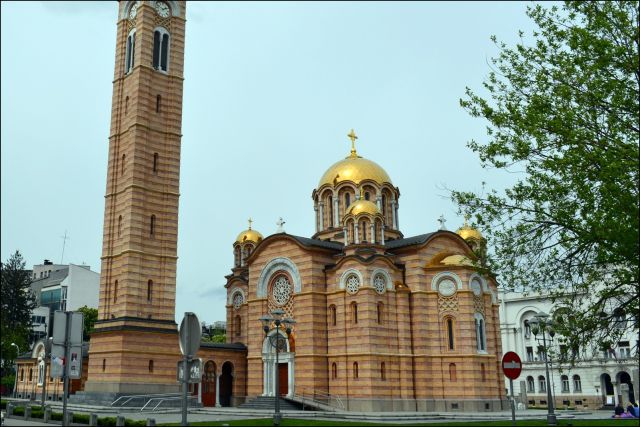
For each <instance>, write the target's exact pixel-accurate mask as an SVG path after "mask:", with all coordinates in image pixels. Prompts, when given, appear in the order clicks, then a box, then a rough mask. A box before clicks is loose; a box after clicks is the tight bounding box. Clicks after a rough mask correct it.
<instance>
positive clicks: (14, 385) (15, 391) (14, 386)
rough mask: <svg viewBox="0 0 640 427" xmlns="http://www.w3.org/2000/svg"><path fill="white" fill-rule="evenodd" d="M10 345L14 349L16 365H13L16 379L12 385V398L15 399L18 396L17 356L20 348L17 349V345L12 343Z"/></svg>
mask: <svg viewBox="0 0 640 427" xmlns="http://www.w3.org/2000/svg"><path fill="white" fill-rule="evenodd" d="M11 345H12V346H14V347H15V348H16V363H15V366H16V368H15V371H16V374H15V375H16V379H15V382H14V384H13V398H14V399H15V398H16V396H17V395H18V356H20V347H18V344H16V343H14V342H12V343H11Z"/></svg>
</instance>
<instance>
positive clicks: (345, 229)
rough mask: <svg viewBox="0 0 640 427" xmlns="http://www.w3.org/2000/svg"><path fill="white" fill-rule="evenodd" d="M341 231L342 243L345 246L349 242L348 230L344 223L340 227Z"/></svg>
mask: <svg viewBox="0 0 640 427" xmlns="http://www.w3.org/2000/svg"><path fill="white" fill-rule="evenodd" d="M342 232H343V233H344V245H345V246H347V245H348V244H349V232H348V230H347V226H346V225H345V226H344V227H342Z"/></svg>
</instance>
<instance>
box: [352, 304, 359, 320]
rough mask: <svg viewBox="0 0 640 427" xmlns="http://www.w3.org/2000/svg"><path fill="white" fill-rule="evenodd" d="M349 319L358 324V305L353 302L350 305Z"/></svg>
mask: <svg viewBox="0 0 640 427" xmlns="http://www.w3.org/2000/svg"><path fill="white" fill-rule="evenodd" d="M351 319H352V320H353V323H358V303H356V302H355V301H354V302H352V303H351Z"/></svg>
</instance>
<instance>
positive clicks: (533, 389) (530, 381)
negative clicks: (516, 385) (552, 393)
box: [527, 376, 536, 393]
mask: <svg viewBox="0 0 640 427" xmlns="http://www.w3.org/2000/svg"><path fill="white" fill-rule="evenodd" d="M527 392H529V393H535V392H536V384H535V382H534V381H533V377H531V376H529V377H527Z"/></svg>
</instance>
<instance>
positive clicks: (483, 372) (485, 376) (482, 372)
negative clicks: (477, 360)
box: [480, 363, 487, 381]
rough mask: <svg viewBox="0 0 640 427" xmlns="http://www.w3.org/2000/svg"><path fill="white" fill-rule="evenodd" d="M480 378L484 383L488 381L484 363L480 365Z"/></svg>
mask: <svg viewBox="0 0 640 427" xmlns="http://www.w3.org/2000/svg"><path fill="white" fill-rule="evenodd" d="M480 377H481V378H482V381H486V380H487V370H486V368H485V367H484V363H481V364H480Z"/></svg>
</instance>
